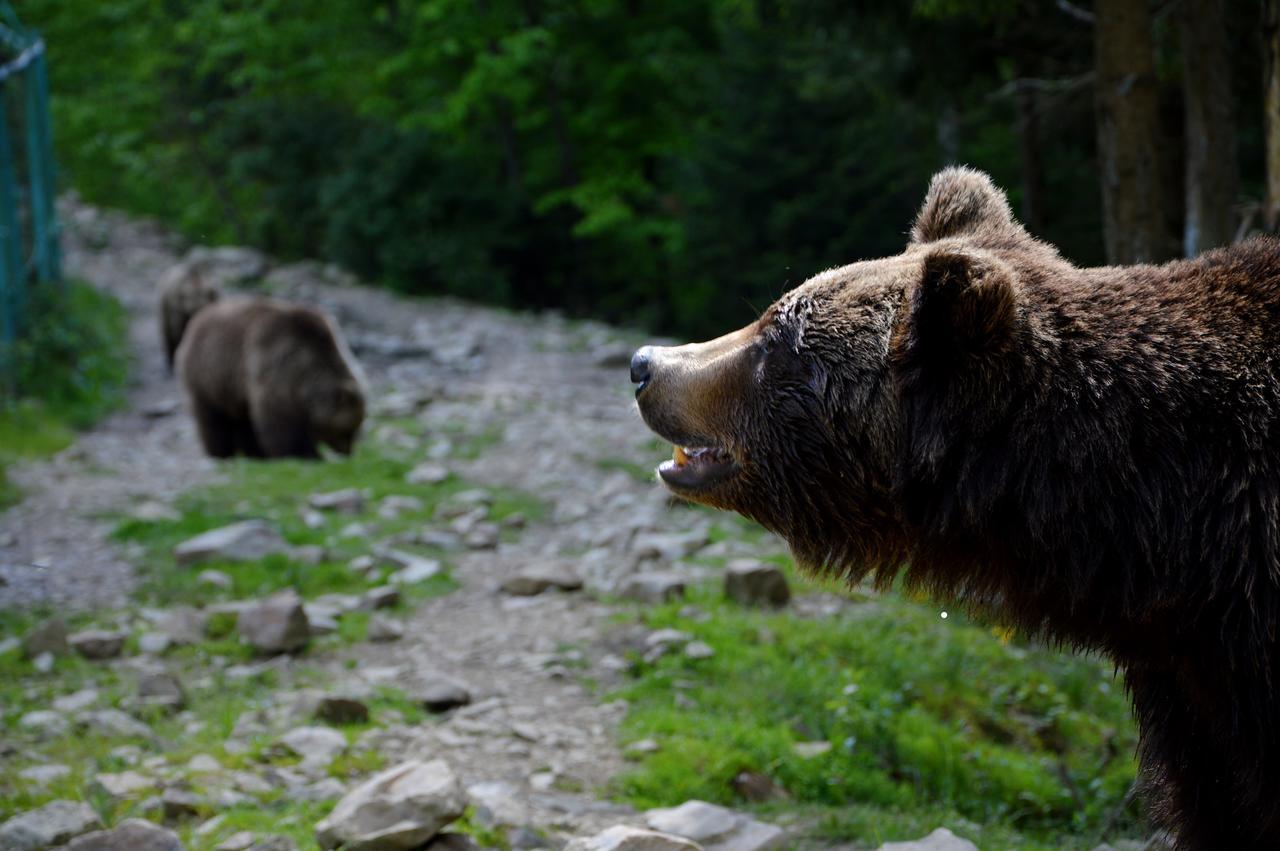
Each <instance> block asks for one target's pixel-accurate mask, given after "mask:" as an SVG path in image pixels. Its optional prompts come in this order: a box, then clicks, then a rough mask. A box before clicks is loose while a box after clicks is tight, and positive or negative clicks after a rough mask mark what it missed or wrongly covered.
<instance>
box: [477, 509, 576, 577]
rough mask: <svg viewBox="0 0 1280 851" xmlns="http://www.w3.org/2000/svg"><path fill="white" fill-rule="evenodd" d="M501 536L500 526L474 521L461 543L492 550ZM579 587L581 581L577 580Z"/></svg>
mask: <svg viewBox="0 0 1280 851" xmlns="http://www.w3.org/2000/svg"><path fill="white" fill-rule="evenodd" d="M501 537H502V527H500V526H499V525H498V524H497V523H490V522H488V521H485V522H482V523H476V524H475V525H474V526H472V527H471V528H470V529H469V530H467V532H466V533H465V534H464V535H463V536H462V543H464V544H466V545H467V547H468V548H470V549H473V550H492V549H494V548H496V547H497V546H498V541H499V540H500V539H501ZM579 587H581V582H579Z"/></svg>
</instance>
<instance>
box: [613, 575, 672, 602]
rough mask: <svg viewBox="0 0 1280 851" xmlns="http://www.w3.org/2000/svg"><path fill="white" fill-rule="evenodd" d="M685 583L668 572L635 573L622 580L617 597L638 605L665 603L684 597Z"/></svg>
mask: <svg viewBox="0 0 1280 851" xmlns="http://www.w3.org/2000/svg"><path fill="white" fill-rule="evenodd" d="M685 587H686V581H685V578H684V577H683V576H681V575H680V574H678V573H672V572H670V571H646V572H643V573H635V574H632V575H631V576H628V577H627V578H626V579H624V580H622V583H621V584H620V585H619V586H618V596H620V597H622V598H623V599H624V600H635V601H636V602H639V603H654V604H657V603H666V602H669V601H671V600H677V599H679V598H680V597H683V596H684V591H685Z"/></svg>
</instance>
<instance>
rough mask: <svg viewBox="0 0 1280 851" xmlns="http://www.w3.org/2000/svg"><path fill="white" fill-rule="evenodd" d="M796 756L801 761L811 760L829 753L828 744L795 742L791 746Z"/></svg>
mask: <svg viewBox="0 0 1280 851" xmlns="http://www.w3.org/2000/svg"><path fill="white" fill-rule="evenodd" d="M791 750H793V751H795V754H796V756H798V757H800V758H801V759H813V758H814V757H819V756H822V755H823V754H824V753H829V752H830V751H831V743H830V742H796V743H795V744H794V745H792V746H791Z"/></svg>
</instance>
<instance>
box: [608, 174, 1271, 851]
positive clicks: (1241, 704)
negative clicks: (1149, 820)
mask: <svg viewBox="0 0 1280 851" xmlns="http://www.w3.org/2000/svg"><path fill="white" fill-rule="evenodd" d="M631 373H632V380H633V381H635V382H636V383H637V384H638V385H639V387H638V389H637V397H638V402H639V406H640V411H641V413H642V415H643V416H644V419H645V422H646V423H648V425H649V426H650V427H651V428H652V429H653V430H654V431H655V432H657V433H658V434H659V435H661V436H662V437H664V438H665V439H667V440H669V441H671V442H672V443H674V444H676V445H677V448H676V449H675V452H674V456H675V457H674V458H673V460H671V461H668V462H666V463H665V464H663V465H662V466H661V467H660V468H659V471H658V472H659V474H660V476H661V478H662V480H663V481H664V482H666V484H667V485H668V487H669V488H670V489H671V490H673V491H674V492H675V493H676V494H679V495H680V496H683V497H686V498H688V499H690V500H693V501H695V502H700V503H705V504H707V505H711V506H716V507H719V508H724V509H729V510H733V511H738V512H741V513H742V514H745V515H747V516H749V517H752V518H754V519H756V520H758V521H759V522H760V523H762V524H763V525H765V526H767V527H769V528H770V529H773V530H774V531H776V532H777V533H778V534H780V535H781V536H783V537H784V538H786V539H787V541H788V542H789V543H790V545H791V547H792V550H793V552H794V553H795V555H796V558H797V560H798V561H799V562H800V564H801V565H803V566H805V567H807V568H808V569H810V570H813V571H825V572H828V573H834V574H838V575H842V576H844V577H847V578H848V579H850V580H854V581H856V580H859V579H861V578H862V577H864V576H866V575H868V574H872V575H874V577H875V579H876V581H877V582H878V583H880V584H881V585H887V584H888V583H890V582H892V581H893V579H894V577H895V576H897V575H899V574H901V575H902V576H903V578H904V581H905V583H906V584H907V585H908V586H909V587H916V588H923V589H925V590H928V591H931V592H935V593H937V594H939V595H943V596H945V597H950V598H954V599H958V600H961V601H963V602H964V603H965V604H966V605H968V606H969V607H971V608H972V609H975V610H978V611H981V612H985V613H988V614H991V615H993V616H995V617H997V618H1000V619H1003V620H1005V621H1007V622H1010V623H1012V624H1015V625H1017V626H1019V627H1021V628H1022V629H1023V630H1025V631H1026V632H1028V633H1030V634H1033V635H1038V636H1041V637H1043V638H1046V639H1048V640H1050V641H1061V642H1063V643H1065V644H1067V645H1071V646H1074V647H1077V648H1088V649H1093V650H1098V651H1102V652H1104V653H1107V654H1109V655H1110V656H1111V657H1112V658H1113V659H1114V660H1115V661H1116V662H1117V663H1118V665H1119V666H1120V667H1121V668H1122V669H1123V670H1124V672H1125V675H1126V680H1127V684H1128V688H1129V691H1130V693H1131V695H1132V698H1133V705H1134V709H1135V713H1136V716H1137V719H1138V722H1139V727H1140V731H1141V754H1140V756H1141V759H1142V763H1143V766H1144V769H1145V774H1146V775H1147V776H1148V777H1150V778H1153V782H1154V785H1155V787H1156V788H1155V791H1156V793H1157V800H1156V802H1155V811H1156V816H1157V818H1158V819H1160V820H1162V821H1164V822H1166V823H1168V824H1170V825H1171V826H1172V827H1173V828H1174V830H1175V832H1176V833H1177V836H1178V842H1179V845H1178V847H1179V848H1182V849H1205V850H1206V851H1209V850H1210V849H1212V851H1223V849H1244V848H1249V849H1260V848H1267V849H1277V848H1280V692H1278V691H1277V689H1280V242H1276V241H1274V240H1271V239H1259V240H1255V241H1252V242H1248V243H1246V244H1243V245H1240V246H1237V247H1234V248H1228V249H1224V250H1219V251H1214V252H1210V253H1208V254H1206V255H1204V256H1202V257H1200V258H1199V259H1196V260H1185V261H1178V262H1174V263H1169V264H1167V265H1163V266H1132V267H1112V268H1099V269H1080V268H1076V267H1075V266H1073V265H1071V264H1070V263H1068V262H1067V261H1066V260H1064V259H1063V258H1062V257H1060V256H1059V255H1058V253H1057V251H1056V250H1055V249H1054V248H1053V247H1051V246H1049V245H1046V244H1044V243H1041V242H1038V241H1036V240H1035V239H1033V238H1032V237H1031V236H1029V235H1028V234H1027V232H1026V231H1025V230H1023V228H1022V227H1021V226H1020V225H1019V224H1017V223H1016V222H1015V221H1014V219H1013V217H1012V215H1011V213H1010V211H1009V206H1008V203H1007V202H1006V200H1005V197H1004V195H1003V194H1002V193H1001V192H1000V191H999V190H997V189H996V188H995V187H994V186H993V185H992V184H991V182H990V180H989V179H988V178H987V177H986V175H983V174H981V173H979V172H975V171H971V170H968V169H959V168H956V169H948V170H946V171H943V172H942V173H940V174H939V175H937V176H936V177H935V178H934V180H933V183H932V185H931V186H930V188H929V192H928V197H927V198H926V199H925V203H924V207H923V209H922V210H921V211H920V214H919V216H918V218H917V220H916V223H915V227H914V228H913V230H912V234H911V241H910V244H909V245H908V246H907V248H906V250H905V251H904V252H903V253H902V254H900V255H898V256H896V257H889V258H886V259H882V260H872V261H867V262H862V263H855V264H853V265H850V266H845V267H843V268H839V269H833V270H830V271H827V272H824V273H822V274H820V275H818V276H816V277H814V278H812V279H810V280H809V281H807V282H806V283H804V284H802V285H801V286H799V287H798V288H796V289H795V290H793V291H792V292H790V293H788V294H787V295H785V296H783V297H782V298H781V299H780V300H779V301H778V302H777V303H776V304H774V305H773V306H772V307H770V308H769V309H768V310H767V311H765V313H764V315H763V316H762V317H761V318H760V319H759V320H758V321H756V322H754V323H752V324H751V325H748V326H747V327H746V328H743V329H741V330H739V331H735V332H733V333H731V334H729V335H727V336H725V337H721V338H719V339H717V340H713V341H711V342H709V343H702V344H696V345H688V346H680V347H676V348H653V347H646V348H644V349H641V350H640V351H639V352H637V353H636V355H635V357H634V358H633V360H632V364H631Z"/></svg>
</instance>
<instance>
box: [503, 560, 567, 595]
mask: <svg viewBox="0 0 1280 851" xmlns="http://www.w3.org/2000/svg"><path fill="white" fill-rule="evenodd" d="M552 588H557V589H559V590H561V591H577V590H579V589H580V588H582V577H580V576H579V575H578V574H577V572H576V571H575V570H573V568H571V567H570V566H569V565H567V564H564V563H563V562H554V561H553V562H544V563H542V564H535V565H532V566H530V567H526V568H524V569H523V570H521V571H520V572H518V573H516V574H515V575H514V576H508V577H507V578H506V579H505V580H503V582H502V590H503V591H505V592H507V593H508V594H512V595H515V596H517V597H532V596H534V595H536V594H541V593H542V592H544V591H548V590H550V589H552Z"/></svg>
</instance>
